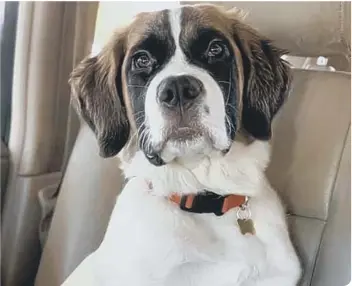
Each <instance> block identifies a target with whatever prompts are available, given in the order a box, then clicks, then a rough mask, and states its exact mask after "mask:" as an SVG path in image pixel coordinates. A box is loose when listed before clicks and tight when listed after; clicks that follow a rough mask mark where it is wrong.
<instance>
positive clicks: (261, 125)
mask: <svg viewBox="0 0 352 286" xmlns="http://www.w3.org/2000/svg"><path fill="white" fill-rule="evenodd" d="M233 35H234V39H235V42H236V45H237V47H238V48H239V50H240V52H241V55H242V63H243V73H244V88H243V97H242V100H243V106H242V119H241V121H242V127H243V128H244V129H245V130H246V131H247V132H248V133H249V134H251V135H252V136H253V137H254V138H256V139H260V140H268V139H270V138H271V122H272V119H273V117H274V116H275V114H276V113H277V112H278V110H279V109H280V107H281V106H282V104H283V103H284V101H285V99H286V98H287V96H288V94H289V91H290V86H291V69H290V67H289V64H288V63H287V62H286V61H285V60H283V59H281V56H282V55H284V54H286V53H287V52H286V51H284V50H281V49H279V48H277V47H275V46H274V45H273V44H272V42H271V41H270V40H268V39H266V38H265V37H263V36H261V35H260V34H259V33H258V32H257V31H255V30H254V29H252V28H250V27H249V26H247V25H244V24H243V23H240V22H237V23H236V24H234V33H233Z"/></svg>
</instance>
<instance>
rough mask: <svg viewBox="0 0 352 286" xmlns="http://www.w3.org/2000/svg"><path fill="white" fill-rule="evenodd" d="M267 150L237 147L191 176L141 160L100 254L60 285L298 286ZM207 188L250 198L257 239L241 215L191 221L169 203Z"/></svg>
mask: <svg viewBox="0 0 352 286" xmlns="http://www.w3.org/2000/svg"><path fill="white" fill-rule="evenodd" d="M269 154H270V152H269V145H268V143H263V142H259V141H256V142H254V143H252V144H250V145H243V144H241V143H237V142H236V143H234V144H233V146H232V148H231V150H230V152H229V153H228V154H227V155H226V156H225V157H221V156H218V157H216V156H215V155H214V156H211V158H212V159H202V160H201V162H197V167H196V168H194V169H192V170H190V169H189V168H186V167H181V166H180V165H174V166H170V165H166V166H161V167H155V166H152V165H151V164H149V163H148V162H147V160H146V159H145V158H144V155H143V154H141V153H140V152H139V153H137V155H136V156H135V157H134V159H133V160H132V162H131V163H130V164H129V165H128V166H124V171H125V174H126V176H127V177H129V178H131V179H130V181H129V182H128V183H127V185H126V186H125V188H124V190H123V192H122V194H121V195H120V196H119V198H118V200H117V203H116V206H115V209H114V210H113V213H112V216H111V220H110V223H109V226H108V229H107V232H106V235H105V238H104V240H103V242H102V244H101V245H100V247H99V248H98V249H97V250H96V251H95V252H94V253H92V254H91V255H90V256H88V257H87V258H86V259H85V260H84V261H83V262H82V264H81V265H79V266H78V268H77V269H76V270H75V271H74V272H73V273H72V274H71V276H70V277H69V278H68V279H67V280H66V282H65V283H64V284H63V285H64V286H71V285H86V286H89V285H95V286H96V285H102V286H103V285H104V286H105V285H106V286H109V285H111V286H112V285H114V286H116V285H130V286H139V285H141V286H142V285H143V286H149V285H157V286H162V285H163V286H164V285H165V286H166V285H167V286H174V285H175V286H176V285H182V286H191V285H192V286H214V285H218V286H230V285H231V286H237V285H238V286H254V285H255V286H264V285H265V286H269V285H270V286H275V285H278V286H294V285H297V281H298V279H299V276H300V266H299V261H298V259H297V256H296V253H295V251H294V248H293V247H292V244H291V241H290V238H289V235H288V231H287V226H286V221H285V213H284V210H283V208H282V205H281V203H280V201H279V199H278V197H277V195H276V193H275V192H274V191H273V190H272V188H271V187H270V185H269V184H268V182H267V181H266V178H265V175H264V169H265V167H266V165H267V162H268V160H269ZM204 188H206V189H207V190H211V191H213V192H216V193H218V194H230V193H232V194H242V195H247V196H249V197H250V201H249V208H250V211H251V218H252V220H253V222H254V226H255V230H256V233H255V235H250V234H247V235H242V234H241V232H240V230H239V227H238V224H237V218H236V212H237V209H233V210H230V211H229V212H227V213H226V214H224V215H223V216H220V217H217V216H215V215H213V214H192V213H188V212H185V211H182V210H180V209H179V207H178V206H177V205H175V204H173V203H172V202H170V201H169V200H168V199H167V197H168V196H169V195H170V194H171V193H179V194H186V193H195V192H197V191H199V190H201V189H204Z"/></svg>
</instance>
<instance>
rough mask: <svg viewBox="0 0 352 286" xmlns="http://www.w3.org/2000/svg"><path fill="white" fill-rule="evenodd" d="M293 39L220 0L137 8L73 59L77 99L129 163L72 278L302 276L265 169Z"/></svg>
mask: <svg viewBox="0 0 352 286" xmlns="http://www.w3.org/2000/svg"><path fill="white" fill-rule="evenodd" d="M283 54H284V51H283V50H281V49H279V48H277V47H275V46H274V45H273V44H272V42H271V41H270V40H269V39H267V38H265V37H263V36H262V35H260V34H259V33H258V32H257V31H256V30H254V29H253V28H251V27H249V26H248V25H246V24H244V23H243V22H242V21H241V13H240V12H238V10H234V9H232V10H229V11H226V10H224V9H223V8H220V7H217V6H213V5H203V4H202V5H195V6H182V7H180V8H177V9H172V10H163V11H157V12H148V13H141V14H139V15H137V16H136V18H135V19H134V21H133V22H132V23H131V24H130V25H128V26H127V27H125V28H123V29H122V30H119V31H117V32H116V33H115V34H114V35H113V37H112V39H111V42H110V43H108V44H107V45H106V46H105V47H104V48H103V50H102V51H101V52H100V54H98V55H97V56H92V57H88V58H86V59H85V60H83V61H82V62H81V63H80V64H79V65H78V66H77V67H76V68H75V69H74V71H73V73H72V76H71V79H70V84H71V86H72V93H73V102H74V104H75V105H76V107H77V110H78V112H79V114H80V115H81V117H82V118H83V120H85V121H86V122H87V124H88V125H89V126H90V127H91V129H92V130H93V132H94V133H95V135H96V137H97V140H98V144H99V146H100V154H101V156H103V157H111V156H115V155H118V157H119V158H120V161H121V167H122V169H123V172H124V174H125V176H126V185H125V187H124V189H123V191H122V193H121V194H120V195H119V197H118V199H117V202H116V205H115V208H114V210H113V213H112V215H111V220H110V223H109V225H108V228H107V231H106V234H105V238H104V240H103V241H102V243H101V245H100V246H99V248H98V249H97V250H96V251H95V252H94V253H92V254H90V255H89V256H88V257H87V258H86V259H85V260H84V261H83V262H82V263H81V264H80V265H79V266H78V267H77V268H76V270H74V271H73V273H72V274H71V275H70V276H69V277H68V278H67V280H66V281H65V282H64V284H63V285H65V286H79V285H84V286H90V285H92V286H93V285H94V286H100V285H101V286H152V285H153V286H294V285H297V283H298V280H299V278H300V274H301V269H300V263H299V260H298V257H297V255H296V252H295V250H294V247H293V246H292V243H291V240H290V237H289V233H288V229H287V224H286V219H285V212H284V209H283V207H282V204H281V202H280V200H279V198H278V196H277V194H276V193H275V191H274V190H273V189H272V188H271V186H270V184H269V183H268V181H267V179H266V176H265V173H264V171H265V169H266V166H267V164H268V161H269V159H270V144H269V140H270V138H271V136H272V130H271V123H272V120H273V117H274V115H275V114H276V113H277V112H278V110H279V109H280V107H281V106H282V105H283V103H284V101H285V99H286V97H287V96H288V93H289V91H290V83H291V73H290V67H289V65H288V64H287V63H286V62H285V61H284V60H282V59H281V56H282V55H283Z"/></svg>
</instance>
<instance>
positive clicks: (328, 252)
mask: <svg viewBox="0 0 352 286" xmlns="http://www.w3.org/2000/svg"><path fill="white" fill-rule="evenodd" d="M300 3H301V4H300V5H305V3H303V2H300ZM251 5H252V6H253V4H251ZM261 5H263V4H261ZM322 5H323V4H322ZM307 7H311V6H309V5H308V6H307ZM273 9H274V8H273ZM308 10H309V9H308ZM287 11H289V9H288V10H287ZM322 11H324V10H322ZM271 12H272V15H273V16H271V18H270V19H271V21H274V19H275V17H276V14H275V11H274V12H273V11H271ZM315 12H316V11H315ZM306 13H309V11H306ZM313 14H314V13H312V15H313ZM314 15H315V14H314ZM319 17H322V18H324V17H323V16H322V15H320V16H319ZM277 19H280V21H281V17H278V18H277ZM319 19H320V18H319ZM311 20H312V19H311ZM312 21H313V20H312ZM349 21H350V19H349ZM314 27H316V26H314V25H313V28H312V31H311V36H312V37H317V38H315V39H316V40H317V39H318V38H319V35H318V34H317V33H319V31H318V30H317V29H314ZM266 28H267V27H266ZM277 28H278V27H277V26H276V28H275V29H277ZM292 28H293V27H292ZM313 30H314V31H313ZM266 31H268V29H266ZM287 32H288V33H287ZM290 32H291V31H285V33H286V34H281V36H282V35H285V36H286V37H287V41H286V43H291V42H292V41H293V39H292V38H291V39H290V37H291V36H292V35H291V34H290ZM269 34H270V31H269ZM268 36H269V37H270V35H268ZM284 40H285V37H281V38H280V41H284ZM323 40H326V39H325V38H323ZM313 42H314V41H313V40H311V42H310V43H309V45H308V46H304V47H302V46H301V47H300V50H301V51H308V50H309V51H310V55H312V54H313V53H314V52H316V51H317V50H318V48H317V47H314V49H310V47H311V44H312V43H313ZM302 45H304V43H302ZM322 45H323V44H322ZM329 47H331V46H329ZM296 51H297V50H296ZM329 53H330V54H331V49H329ZM338 53H340V49H338ZM300 55H302V54H300ZM319 55H324V54H314V56H319ZM350 101H351V79H350V74H349V73H343V72H323V71H312V70H294V81H293V90H292V93H291V95H290V97H289V99H288V101H287V103H286V104H285V106H284V107H283V108H282V110H281V111H280V113H279V114H278V115H277V117H276V118H275V121H274V133H273V134H274V136H273V139H272V146H273V154H272V161H271V164H270V166H269V168H268V170H267V176H268V178H269V180H270V182H271V183H272V185H273V186H274V188H275V189H276V190H277V191H278V192H279V194H280V195H281V196H282V199H283V201H284V203H285V204H286V205H287V209H288V213H289V216H288V220H289V225H290V231H291V233H292V237H293V241H294V244H295V246H296V248H297V251H298V253H299V255H300V257H301V260H302V266H303V268H304V275H303V277H302V281H301V285H312V286H331V285H346V284H348V283H349V281H350V270H351V263H350V253H351V249H350V233H351V230H350V225H351V222H350V208H351V206H350V202H351V178H350V174H351V170H350V162H351V150H350V145H351V141H350V121H351V120H350V116H351V110H350V106H351V102H350ZM118 164H119V162H118V160H117V159H116V158H112V159H102V158H100V157H99V156H98V147H97V143H96V140H95V138H94V135H93V134H92V132H91V131H90V130H89V128H88V127H87V126H86V125H82V126H81V129H80V131H79V134H78V137H77V140H76V143H75V145H74V148H73V151H72V154H71V157H70V160H69V162H68V165H67V170H66V173H65V176H64V179H63V182H62V185H61V190H60V195H59V198H58V200H57V204H56V209H55V213H54V216H53V219H52V225H51V229H50V232H49V235H48V239H47V242H46V245H45V248H44V251H43V255H42V260H41V264H40V268H39V271H38V275H37V279H36V284H35V285H36V286H58V285H60V283H61V282H63V280H64V279H65V278H66V277H67V276H68V275H69V274H70V273H71V272H72V271H73V270H74V269H75V267H76V266H77V265H78V264H79V263H80V262H81V261H82V260H83V259H84V258H85V257H86V256H87V255H88V254H89V253H91V252H92V251H94V250H95V249H96V248H97V247H98V246H99V244H100V242H101V240H102V238H103V236H104V232H105V229H106V226H107V224H108V221H109V216H110V213H111V211H112V208H113V206H114V203H115V200H116V197H117V196H118V194H119V193H120V191H121V187H122V181H123V179H122V176H121V172H120V170H119V168H118Z"/></svg>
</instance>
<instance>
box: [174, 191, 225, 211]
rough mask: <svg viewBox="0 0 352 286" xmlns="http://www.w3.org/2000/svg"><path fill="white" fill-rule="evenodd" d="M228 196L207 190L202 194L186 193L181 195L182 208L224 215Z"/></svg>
mask: <svg viewBox="0 0 352 286" xmlns="http://www.w3.org/2000/svg"><path fill="white" fill-rule="evenodd" d="M225 198H226V196H219V195H217V194H215V193H212V192H205V193H203V194H202V195H196V196H194V195H184V196H182V197H181V201H180V208H181V209H182V210H184V211H187V212H192V213H214V214H215V215H217V216H221V215H223V214H224V213H223V211H222V209H223V205H224V200H225Z"/></svg>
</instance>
